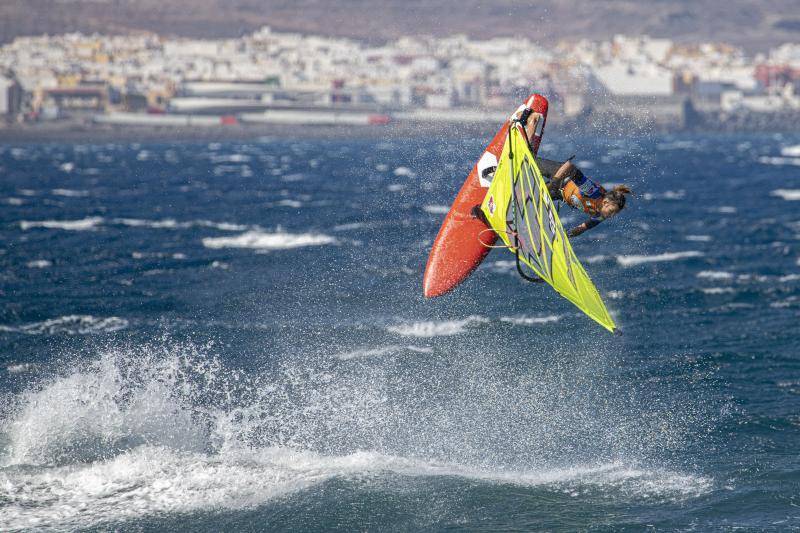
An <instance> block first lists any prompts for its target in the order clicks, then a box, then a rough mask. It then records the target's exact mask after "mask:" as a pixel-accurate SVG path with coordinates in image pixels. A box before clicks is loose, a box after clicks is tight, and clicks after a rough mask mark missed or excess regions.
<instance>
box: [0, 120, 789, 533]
mask: <svg viewBox="0 0 800 533" xmlns="http://www.w3.org/2000/svg"><path fill="white" fill-rule="evenodd" d="M486 142H487V139H484V138H479V136H474V138H466V139H464V138H456V137H452V136H450V137H446V138H436V137H433V136H431V137H421V136H417V137H415V138H405V137H401V136H389V137H386V138H379V137H376V138H374V139H348V138H340V139H317V138H314V137H313V136H305V135H299V134H298V135H297V137H296V138H269V137H262V138H257V139H252V140H248V141H225V142H202V143H197V142H193V143H181V142H160V143H141V144H131V143H127V142H125V143H114V142H108V143H105V142H100V143H87V144H19V145H0V242H2V246H0V529H3V530H11V531H16V530H57V531H66V530H90V531H91V530H102V531H105V530H119V531H174V530H184V531H238V530H241V531H441V530H447V531H460V530H482V531H587V530H588V531H640V530H656V531H710V530H725V531H729V530H734V529H744V530H747V531H785V530H788V529H798V528H800V459H798V445H799V444H800V341H798V338H799V337H798V335H800V136H797V135H794V136H787V135H783V136H782V135H737V136H720V135H689V134H686V135H671V136H668V135H664V136H652V135H651V136H642V137H629V138H596V137H567V136H559V135H557V134H548V136H547V137H546V138H545V142H544V143H543V145H542V148H541V150H540V155H542V156H545V157H550V158H567V157H569V156H570V155H572V154H577V157H576V161H577V162H578V164H579V166H580V167H581V168H582V169H583V170H584V172H585V173H586V174H587V175H590V176H592V177H594V178H596V179H598V180H599V181H600V182H602V183H605V184H611V183H626V184H629V185H630V186H631V187H632V188H633V189H634V192H635V196H634V197H633V198H631V199H630V200H629V202H628V205H627V207H626V209H625V210H624V211H623V212H622V213H621V214H620V216H618V217H617V218H614V219H612V220H609V221H607V222H604V223H603V224H601V225H600V226H598V227H597V228H595V229H593V230H592V231H590V232H588V233H586V234H584V235H582V236H580V237H578V238H576V239H574V241H573V244H574V247H575V250H576V253H577V255H578V257H579V258H581V261H582V262H583V264H584V267H585V268H586V270H587V272H588V274H589V275H590V276H591V277H592V279H593V280H594V282H595V284H596V285H597V287H598V289H599V291H600V293H601V295H602V296H603V299H604V300H605V302H606V304H607V306H608V308H609V310H610V311H611V313H612V316H613V317H614V319H615V321H616V322H617V324H618V325H619V326H620V328H621V329H622V330H623V331H624V335H623V336H621V337H618V336H613V335H610V334H609V333H608V332H607V331H605V330H604V329H603V328H601V327H600V326H599V325H597V324H596V323H594V322H593V321H592V320H591V319H589V318H588V317H586V316H585V315H583V314H582V313H581V312H580V311H579V310H578V309H577V308H575V307H574V306H572V304H570V303H569V302H568V301H566V300H564V299H563V298H561V297H560V296H558V295H557V294H556V293H555V292H554V291H553V290H551V289H550V288H549V287H548V286H546V285H544V284H531V283H528V282H525V281H524V280H523V279H521V278H520V277H519V275H518V274H517V272H516V266H515V263H514V260H513V256H512V255H511V254H510V253H508V252H507V251H505V250H494V251H492V253H491V254H490V255H489V257H488V258H487V260H486V261H485V262H484V263H483V265H482V266H481V267H480V268H479V269H478V270H477V271H476V272H475V274H474V275H473V276H472V277H470V278H469V279H468V280H467V281H466V282H465V283H464V284H463V285H462V286H460V287H459V288H458V289H456V290H455V291H454V292H452V293H450V294H449V295H446V296H444V297H442V298H438V299H435V300H425V299H424V298H423V296H422V275H423V271H424V268H425V263H426V260H427V255H428V252H429V250H430V247H431V244H432V242H433V239H434V238H435V236H436V233H437V231H438V229H439V226H440V224H441V221H442V219H443V217H444V215H445V213H446V212H447V209H448V206H449V205H450V202H452V200H453V198H454V197H455V194H456V192H457V191H458V188H459V187H460V186H461V183H462V182H463V180H464V178H465V177H466V174H467V173H468V172H469V170H470V168H471V166H472V165H473V163H474V162H475V160H476V158H477V157H478V156H479V155H480V154H481V152H482V151H483V148H484V146H485V144H486ZM560 215H561V218H562V220H563V221H564V224H565V226H568V227H570V226H572V225H575V224H577V223H579V222H581V221H582V217H579V216H577V214H576V212H575V211H571V210H570V209H568V208H562V209H561V212H560Z"/></svg>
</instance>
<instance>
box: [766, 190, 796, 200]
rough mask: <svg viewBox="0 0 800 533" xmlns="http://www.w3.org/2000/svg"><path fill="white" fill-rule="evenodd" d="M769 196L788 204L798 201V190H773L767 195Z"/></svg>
mask: <svg viewBox="0 0 800 533" xmlns="http://www.w3.org/2000/svg"><path fill="white" fill-rule="evenodd" d="M769 194H770V195H771V196H777V197H778V198H783V199H784V200H788V201H790V202H794V201H798V200H800V189H775V190H774V191H772V192H770V193H769Z"/></svg>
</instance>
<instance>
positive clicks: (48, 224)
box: [19, 217, 103, 231]
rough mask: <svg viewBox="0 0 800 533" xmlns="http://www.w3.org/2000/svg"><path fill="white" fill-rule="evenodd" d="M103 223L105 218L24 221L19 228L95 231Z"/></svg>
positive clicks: (24, 229)
mask: <svg viewBox="0 0 800 533" xmlns="http://www.w3.org/2000/svg"><path fill="white" fill-rule="evenodd" d="M102 223H103V217H87V218H82V219H80V220H33V221H30V220H23V221H21V222H20V223H19V227H20V228H21V229H22V230H23V231H26V230H29V229H33V228H46V229H62V230H66V231H93V230H95V229H96V228H97V226H99V225H100V224H102Z"/></svg>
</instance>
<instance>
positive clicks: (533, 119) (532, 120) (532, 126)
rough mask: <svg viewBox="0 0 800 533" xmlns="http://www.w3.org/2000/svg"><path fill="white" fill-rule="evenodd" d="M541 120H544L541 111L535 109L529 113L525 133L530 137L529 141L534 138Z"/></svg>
mask: <svg viewBox="0 0 800 533" xmlns="http://www.w3.org/2000/svg"><path fill="white" fill-rule="evenodd" d="M540 120H542V114H541V113H537V112H535V111H534V112H532V113H531V114H530V115H528V120H527V121H526V122H525V135H526V136H527V137H528V142H531V141H532V140H533V136H534V135H535V134H536V126H537V125H538V124H539V121H540Z"/></svg>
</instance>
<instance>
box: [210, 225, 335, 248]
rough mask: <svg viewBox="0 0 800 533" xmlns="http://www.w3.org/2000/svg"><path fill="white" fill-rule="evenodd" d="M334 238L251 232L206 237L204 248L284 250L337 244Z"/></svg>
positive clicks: (317, 235)
mask: <svg viewBox="0 0 800 533" xmlns="http://www.w3.org/2000/svg"><path fill="white" fill-rule="evenodd" d="M338 242H339V241H337V240H336V238H334V237H331V236H329V235H325V234H322V233H284V232H276V233H267V232H263V231H256V230H251V231H247V232H245V233H242V234H241V235H237V236H235V237H206V238H204V239H203V246H205V247H206V248H214V249H219V248H251V249H254V250H263V251H269V250H286V249H289V248H301V247H304V246H322V245H328V244H337V243H338Z"/></svg>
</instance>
